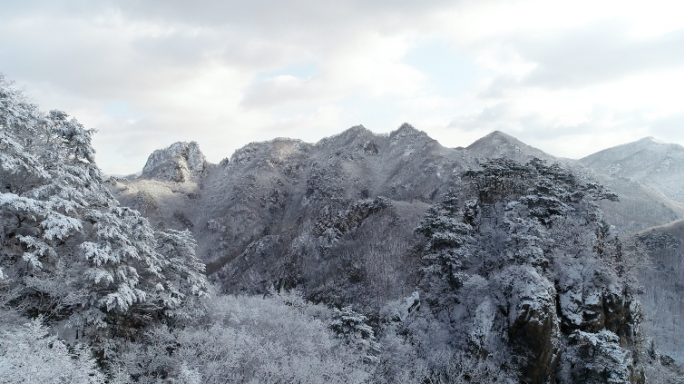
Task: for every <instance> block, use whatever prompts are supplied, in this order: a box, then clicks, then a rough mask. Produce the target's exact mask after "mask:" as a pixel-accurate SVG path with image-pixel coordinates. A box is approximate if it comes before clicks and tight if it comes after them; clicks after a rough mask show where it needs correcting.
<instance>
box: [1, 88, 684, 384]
mask: <svg viewBox="0 0 684 384" xmlns="http://www.w3.org/2000/svg"><path fill="white" fill-rule="evenodd" d="M0 99H1V100H0V101H2V102H0V181H2V183H1V185H2V188H3V189H2V190H0V245H1V247H0V318H2V319H3V321H1V322H0V331H2V333H0V360H2V361H3V364H0V373H2V375H0V376H2V377H12V378H15V377H16V378H17V380H18V381H25V379H24V378H26V377H34V378H35V377H45V378H46V379H47V378H49V377H51V376H54V375H55V374H59V375H60V376H59V377H60V379H61V377H65V376H64V375H65V374H66V375H67V376H69V377H71V379H72V380H71V381H72V382H73V381H74V380H76V381H78V382H85V381H88V382H104V381H107V382H165V383H172V382H208V383H215V382H216V383H217V382H224V381H226V380H228V381H230V382H266V381H277V382H301V383H311V384H314V383H316V384H322V383H359V384H361V383H364V384H365V383H419V382H435V383H460V382H525V383H539V384H542V383H549V382H556V383H578V382H582V383H605V382H621V383H634V384H637V383H639V384H641V383H645V382H647V381H648V382H674V381H671V380H674V378H675V377H676V376H677V375H679V376H682V373H681V371H678V368H677V367H676V365H675V363H677V362H680V361H679V358H680V357H681V355H682V354H681V350H680V345H679V344H678V343H671V344H669V345H667V346H666V348H659V346H658V345H659V344H661V343H663V342H664V341H667V339H666V338H667V337H668V335H670V334H674V332H676V327H670V328H667V329H666V332H661V333H657V332H656V331H657V328H658V327H659V323H657V322H654V321H650V322H649V320H646V323H643V321H642V317H643V315H646V316H648V315H649V314H650V315H653V316H655V315H657V316H660V317H664V318H665V320H666V321H670V322H672V324H675V325H676V324H677V323H676V321H677V320H676V319H674V317H676V316H677V314H678V313H679V312H677V311H679V309H677V308H679V307H675V306H674V305H673V306H672V308H674V309H676V310H668V311H665V310H663V308H662V307H660V306H659V303H658V302H657V299H658V298H659V297H660V296H659V294H661V293H665V294H668V295H670V294H674V293H675V292H676V290H677V289H679V286H678V285H677V281H678V280H677V279H674V280H668V281H666V282H662V281H661V280H664V279H665V278H666V277H667V276H668V273H669V271H670V270H671V269H672V268H676V267H677V265H676V262H677V260H678V257H679V256H678V254H677V253H676V252H674V253H673V252H670V251H669V249H671V248H672V247H677V246H678V245H677V241H678V240H677V239H678V237H677V236H681V233H680V232H681V230H673V229H672V228H675V229H676V228H679V224H677V225H672V226H670V227H664V228H669V229H667V230H666V229H663V228H660V229H656V230H653V231H651V232H649V233H639V234H637V235H636V236H635V237H634V238H632V239H625V237H623V236H622V235H621V234H620V231H618V230H616V228H615V227H614V226H612V225H610V222H607V221H606V220H605V219H604V215H603V214H602V213H601V212H600V211H599V209H598V206H597V203H600V204H603V202H606V201H613V202H614V201H615V200H616V196H615V194H613V193H611V192H610V191H609V190H606V189H605V188H604V187H602V186H601V185H599V184H597V183H595V182H594V179H600V178H601V177H604V176H602V175H601V174H599V173H597V172H595V171H593V170H591V169H588V168H586V167H584V166H582V165H581V164H578V163H575V164H573V163H572V162H568V161H565V162H564V163H563V164H560V165H559V164H555V163H554V158H553V157H552V156H550V155H547V154H545V153H543V152H541V151H539V150H537V149H535V148H532V147H529V146H526V145H525V144H523V143H521V142H519V141H518V140H516V139H515V138H513V137H511V136H508V135H505V134H503V133H500V132H495V133H493V134H491V135H488V136H486V137H484V138H482V139H481V140H478V141H477V142H476V143H474V144H473V145H471V146H469V147H468V148H457V149H450V148H445V147H443V146H441V145H440V144H439V143H438V142H436V141H434V140H432V139H431V138H430V137H428V136H427V135H426V134H425V133H424V132H421V131H419V130H417V129H415V128H413V127H412V126H410V125H408V124H404V125H402V126H401V127H400V128H399V129H397V130H396V131H394V132H392V133H390V134H386V135H377V134H374V133H372V132H370V131H368V130H367V129H365V128H363V127H362V126H357V127H352V128H350V129H348V130H346V131H344V132H342V133H341V134H339V135H336V136H332V137H329V138H326V139H323V140H321V141H319V142H318V143H315V144H309V143H304V142H301V141H297V140H291V139H275V140H272V141H269V142H262V143H252V144H250V145H247V146H245V147H244V148H242V149H240V150H238V151H236V152H235V153H234V154H233V155H232V156H231V158H230V159H224V160H223V161H221V162H220V163H219V164H210V163H207V162H206V160H205V158H204V156H203V155H202V153H201V151H200V150H199V147H198V146H197V144H196V143H175V144H173V145H171V146H170V147H168V148H166V149H162V150H158V151H155V152H154V153H153V154H152V155H151V156H150V159H149V160H148V162H147V164H146V165H145V167H144V169H143V170H142V172H141V174H140V175H139V176H135V177H132V178H130V179H127V178H114V177H112V178H109V179H107V183H108V188H109V190H107V189H105V186H104V184H103V183H104V182H105V180H103V179H102V177H101V174H100V172H99V170H98V169H97V166H96V164H95V162H94V158H93V151H92V148H91V147H90V137H91V134H92V131H88V130H85V129H83V127H82V126H81V125H80V124H78V122H77V121H76V120H68V119H67V118H66V116H67V115H66V114H65V113H63V112H59V111H51V112H49V113H47V114H46V113H42V112H40V111H38V110H37V107H35V106H33V105H31V104H28V103H26V102H25V101H24V99H23V98H22V96H21V94H20V93H19V92H18V91H16V90H15V89H13V88H11V86H9V85H8V84H7V83H4V82H3V81H2V79H0ZM32 136H35V137H34V138H33V139H31V137H32ZM605 177H606V180H608V181H611V179H608V178H607V177H609V176H605ZM615 180H622V179H615ZM630 182H631V183H633V185H634V186H636V188H632V189H633V190H631V191H628V192H631V193H632V195H637V196H639V198H641V199H643V200H644V201H645V203H646V204H651V205H650V206H654V205H656V204H660V200H658V199H654V200H648V198H646V197H644V196H646V195H644V194H643V193H642V192H639V191H641V189H639V188H640V185H641V184H640V183H639V182H638V181H630ZM109 191H111V192H112V193H113V195H115V196H116V197H117V198H118V199H119V201H116V200H114V199H113V198H112V195H111V194H110V193H109ZM635 191H636V192H635ZM663 198H664V199H667V197H663ZM119 204H123V205H125V206H128V207H122V206H120V205H119ZM620 207H621V206H620V205H619V203H616V205H615V206H614V212H617V213H616V215H617V216H616V217H625V213H624V212H623V211H621V208H620ZM664 207H665V208H664V210H667V209H669V208H668V206H665V205H664ZM130 208H135V209H130ZM621 212H622V213H621ZM620 215H622V216H620ZM663 219H667V218H666V217H665V216H664V215H663V217H661V220H663ZM623 224H624V223H620V225H623ZM623 228H625V227H623ZM176 229H181V230H185V229H187V230H189V231H176ZM660 232H663V233H662V234H661V233H660ZM665 232H667V233H665ZM661 243H662V244H661ZM663 244H664V245H663ZM196 246H197V247H196ZM661 248H662V249H667V250H668V251H667V252H669V253H667V252H665V253H663V252H660V251H659V250H660V249H661ZM195 250H197V252H195ZM195 255H198V256H200V257H201V259H202V260H203V261H204V262H206V263H207V265H206V268H205V264H204V263H203V262H201V261H200V260H198V259H197V258H196V257H195ZM654 263H656V264H657V263H661V264H662V265H663V266H662V268H660V267H658V268H655V269H654V270H653V271H651V270H642V269H643V268H644V266H647V265H654ZM659 268H660V269H659ZM676 271H678V270H675V272H676ZM651 272H652V273H651ZM677 273H679V272H677ZM677 276H678V275H677ZM207 277H208V278H209V279H211V280H213V282H215V283H217V285H216V287H215V288H216V290H215V288H211V287H209V286H208V284H207V283H208V282H207ZM637 278H641V279H650V281H649V283H651V285H648V286H647V285H645V284H644V287H645V288H644V290H643V291H644V293H643V294H642V299H643V300H644V302H645V308H647V310H648V311H650V312H646V313H644V312H643V311H642V310H641V309H640V304H639V303H640V300H639V294H640V285H639V284H638V282H637V280H636V279H637ZM210 291H211V292H213V293H215V295H211V296H208V294H209V292H210ZM654 292H655V294H654ZM226 294H227V295H226ZM253 294H257V295H253ZM236 295H237V296H236ZM668 297H672V300H670V299H668V300H670V301H666V304H669V303H674V301H673V300H674V297H676V296H668ZM670 309H671V308H670ZM25 319H33V320H32V322H31V323H28V324H27V325H24V326H22V325H21V324H24V323H25ZM642 324H646V327H645V328H644V330H645V332H643V333H642V331H641V330H642V328H641V325H642ZM668 324H669V323H668ZM663 329H664V328H663ZM47 332H50V333H52V334H53V335H52V336H49V337H46V335H47ZM649 338H650V339H649ZM649 340H653V341H654V343H653V344H649ZM81 346H83V347H81ZM29 347H30V348H31V350H32V351H33V350H35V351H36V353H27V352H26V351H27V350H28V349H29ZM91 352H92V353H94V355H92V354H91ZM91 356H94V357H95V358H96V359H97V363H98V364H97V365H96V364H95V361H94V360H93V359H91ZM55 359H56V360H55ZM48 360H50V361H52V362H51V363H49V364H41V363H38V362H37V361H48ZM27 361H28V362H29V363H30V364H31V367H32V368H31V370H28V369H27V368H26V364H27ZM33 368H37V369H36V370H34V369H33ZM34 371H35V372H36V373H39V375H38V376H35V375H33V373H34ZM61 371H63V372H61ZM323 373H325V374H323ZM55 377H57V376H55ZM668 380H670V381H668Z"/></svg>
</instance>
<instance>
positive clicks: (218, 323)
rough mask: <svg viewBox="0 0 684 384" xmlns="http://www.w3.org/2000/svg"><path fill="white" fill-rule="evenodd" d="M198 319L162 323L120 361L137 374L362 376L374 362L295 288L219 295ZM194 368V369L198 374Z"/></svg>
mask: <svg viewBox="0 0 684 384" xmlns="http://www.w3.org/2000/svg"><path fill="white" fill-rule="evenodd" d="M207 306H208V308H209V310H210V313H209V314H208V315H207V317H206V318H204V319H203V321H202V322H201V323H200V324H197V325H195V326H191V327H187V328H185V329H183V330H169V329H168V328H164V327H162V328H157V329H155V330H153V331H150V332H148V333H147V334H146V336H145V338H144V340H141V342H139V343H131V344H129V347H128V351H127V352H126V353H124V354H123V355H122V356H121V358H120V359H119V361H118V365H119V367H121V368H123V369H124V370H127V371H128V374H129V375H130V376H131V378H133V379H135V380H137V381H139V382H155V380H157V379H161V380H162V381H163V382H184V380H185V379H183V377H184V376H187V377H190V376H192V377H195V378H197V379H199V378H200V377H201V380H200V382H202V383H226V382H229V383H302V384H306V383H312V384H313V383H321V384H323V383H362V382H366V380H367V379H368V377H369V372H368V370H370V369H371V367H370V366H367V365H365V364H364V363H363V355H362V354H361V353H359V352H358V351H357V350H356V349H355V348H349V347H347V346H346V344H345V343H344V342H342V340H340V339H339V338H337V337H336V335H335V333H333V332H332V331H331V330H330V328H329V322H330V321H331V312H330V310H328V309H327V308H325V307H322V306H317V305H312V304H309V303H306V302H304V301H303V300H302V299H301V298H300V297H298V296H296V295H290V294H288V295H284V296H283V295H274V296H272V297H266V298H261V297H248V296H219V297H216V298H213V299H211V301H210V302H209V303H208V304H207ZM193 375H194V376H193Z"/></svg>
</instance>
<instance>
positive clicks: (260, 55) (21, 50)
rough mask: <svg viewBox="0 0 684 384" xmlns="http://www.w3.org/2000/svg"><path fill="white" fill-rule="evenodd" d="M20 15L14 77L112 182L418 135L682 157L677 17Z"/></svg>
mask: <svg viewBox="0 0 684 384" xmlns="http://www.w3.org/2000/svg"><path fill="white" fill-rule="evenodd" d="M6 3H7V4H3V12H2V14H0V71H2V72H3V73H5V75H6V76H7V77H8V78H10V79H14V80H17V82H18V83H19V85H21V86H24V87H25V88H26V89H27V91H28V93H29V94H30V95H31V96H33V97H34V98H35V99H36V101H37V102H38V103H39V104H40V105H41V107H42V108H44V109H51V108H60V109H64V110H66V111H67V112H69V113H70V114H71V115H74V116H76V117H78V118H79V120H81V121H82V122H83V123H84V124H85V125H86V126H88V127H94V128H97V129H98V130H99V131H100V132H99V133H98V134H97V136H96V139H95V145H96V149H97V150H98V162H99V164H100V166H101V167H103V169H104V170H105V171H106V172H112V173H128V172H135V171H137V170H139V169H140V168H141V167H142V165H143V164H144V162H145V159H146V157H147V155H148V154H149V153H150V152H151V151H152V150H153V149H156V148H160V147H164V146H167V145H169V144H170V143H171V142H173V141H175V140H197V141H199V143H200V145H201V147H202V148H203V150H204V151H205V152H207V155H208V156H209V158H210V160H212V161H218V160H220V159H221V158H222V157H227V156H230V154H231V153H232V151H233V150H235V149H237V148H239V147H241V146H243V145H244V144H246V143H247V142H249V141H254V140H266V139H270V138H273V137H275V136H290V137H295V138H301V139H305V140H308V141H316V140H318V139H320V138H321V137H323V136H327V135H331V134H335V133H338V132H339V131H341V130H343V129H346V128H348V127H349V126H351V125H355V124H364V125H366V126H367V127H369V128H371V129H373V130H376V131H379V132H386V131H388V130H391V129H394V128H396V127H397V126H398V125H399V124H401V123H402V122H404V121H408V122H410V123H412V124H414V125H415V126H417V127H418V128H420V129H423V130H426V131H427V132H428V133H429V134H430V135H432V136H433V137H435V138H436V139H439V140H440V141H442V142H443V144H445V145H447V146H457V145H467V144H469V143H470V141H472V140H475V139H476V138H477V137H479V136H481V135H483V134H486V133H488V132H489V131H491V130H493V129H501V130H505V131H507V132H508V133H510V134H513V135H514V136H517V137H518V138H520V139H521V140H523V141H526V142H528V143H529V144H531V145H537V146H539V147H541V149H544V150H547V151H548V152H551V153H554V154H558V155H562V156H570V157H579V156H583V155H586V154H588V151H591V150H596V149H601V148H603V147H605V146H609V145H613V144H618V143H622V142H624V140H626V139H632V138H634V139H637V138H639V137H641V136H646V135H654V136H658V137H659V138H661V139H663V140H665V141H675V140H684V137H682V135H681V133H679V132H680V131H681V130H680V129H678V124H681V123H682V122H684V121H683V120H682V118H681V116H683V115H684V106H682V105H681V102H680V100H682V99H683V98H684V53H682V52H684V51H682V50H681V49H679V47H681V46H682V43H683V42H684V41H683V40H684V21H683V20H681V17H679V16H680V15H681V14H682V12H681V11H682V6H681V5H680V2H678V1H665V0H662V1H661V0H654V1H652V2H643V1H596V0H594V1H588V0H578V1H574V2H565V1H548V0H544V1H542V0H529V1H512V2H511V1H503V0H490V1H475V0H463V1H458V2H454V1H430V2H415V1H408V0H405V1H389V0H382V1H373V2H368V1H361V0H345V1H336V2H333V3H330V2H316V1H303V0H299V1H294V2H279V1H273V0H255V1H249V2H244V1H209V0H201V1H196V2H192V3H190V2H185V1H178V0H173V1H169V0H165V1H161V0H150V1H145V2H140V1H132V0H131V1H128V0H123V1H113V0H111V1H98V2H92V1H85V0H58V1H47V0H42V1H40V0H28V1H26V2H23V1H22V2H6ZM430 42H438V44H432V45H430V44H431V43H430ZM426 44H427V45H426ZM426 47H427V48H426ZM412 54H413V55H415V54H418V55H421V56H419V57H415V56H411V55H412ZM421 60H422V61H421ZM452 73H453V76H452V75H451V74H452ZM459 84H467V86H465V87H464V88H462V89H461V88H459V89H458V91H457V92H453V93H450V92H449V90H450V89H456V88H458V85H459ZM117 106H118V107H117ZM599 145H600V146H601V147H597V146H599Z"/></svg>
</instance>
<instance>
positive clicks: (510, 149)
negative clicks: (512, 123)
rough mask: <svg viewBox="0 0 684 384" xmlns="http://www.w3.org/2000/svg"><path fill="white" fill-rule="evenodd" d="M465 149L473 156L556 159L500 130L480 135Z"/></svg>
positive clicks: (521, 160)
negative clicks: (479, 137) (480, 136)
mask: <svg viewBox="0 0 684 384" xmlns="http://www.w3.org/2000/svg"><path fill="white" fill-rule="evenodd" d="M466 149H467V150H468V152H470V153H472V155H473V156H477V157H479V158H498V157H506V158H509V159H512V160H515V161H520V162H525V161H529V160H531V159H533V158H538V159H541V160H546V161H551V162H553V161H557V159H556V158H554V157H553V156H551V155H549V154H547V153H545V152H543V151H541V150H539V149H537V148H534V147H532V146H529V145H527V144H525V143H523V142H522V141H520V140H518V139H516V138H515V137H513V136H510V135H508V134H505V133H503V132H500V131H494V132H492V133H490V134H488V135H487V136H484V137H482V138H481V139H479V140H477V141H475V142H474V143H472V144H470V145H469V146H468V147H467V148H466Z"/></svg>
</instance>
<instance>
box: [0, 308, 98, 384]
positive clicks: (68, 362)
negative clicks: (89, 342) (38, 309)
mask: <svg viewBox="0 0 684 384" xmlns="http://www.w3.org/2000/svg"><path fill="white" fill-rule="evenodd" d="M0 382H2V383H27V384H28V383H46V384H58V383H63V384H67V383H73V384H91V383H92V384H94V383H104V375H102V374H101V373H100V372H99V371H98V370H97V369H96V365H95V360H94V359H93V358H92V356H91V354H90V351H88V349H87V348H85V347H83V346H77V347H75V348H69V347H67V346H66V345H65V344H64V343H63V342H62V341H61V340H59V339H58V338H57V337H56V336H53V335H50V334H49V333H48V330H47V328H46V327H45V326H44V325H42V324H41V320H40V319H36V320H33V321H31V322H28V323H26V324H25V325H24V326H22V327H14V329H12V330H11V331H5V332H3V333H2V334H1V335H0Z"/></svg>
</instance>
